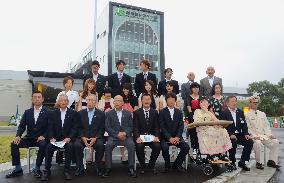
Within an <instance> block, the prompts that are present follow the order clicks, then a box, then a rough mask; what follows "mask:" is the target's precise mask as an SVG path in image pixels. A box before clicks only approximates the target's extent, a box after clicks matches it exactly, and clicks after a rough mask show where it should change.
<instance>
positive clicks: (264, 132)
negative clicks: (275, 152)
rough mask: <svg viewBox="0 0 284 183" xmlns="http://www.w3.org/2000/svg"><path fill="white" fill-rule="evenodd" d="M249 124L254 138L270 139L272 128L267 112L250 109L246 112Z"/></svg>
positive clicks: (249, 129) (249, 130)
mask: <svg viewBox="0 0 284 183" xmlns="http://www.w3.org/2000/svg"><path fill="white" fill-rule="evenodd" d="M245 118H246V122H247V125H248V132H249V133H250V134H251V135H252V136H253V138H256V137H260V140H268V139H269V136H270V135H271V129H270V126H269V122H268V120H267V117H266V114H265V113H264V112H261V111H259V110H257V111H254V110H250V111H249V112H248V113H246V114H245Z"/></svg>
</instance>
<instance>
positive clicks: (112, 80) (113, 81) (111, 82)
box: [108, 73, 131, 97]
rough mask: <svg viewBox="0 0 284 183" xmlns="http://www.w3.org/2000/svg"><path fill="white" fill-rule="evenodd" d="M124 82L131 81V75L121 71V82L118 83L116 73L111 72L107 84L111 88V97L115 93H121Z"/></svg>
mask: <svg viewBox="0 0 284 183" xmlns="http://www.w3.org/2000/svg"><path fill="white" fill-rule="evenodd" d="M124 83H131V77H130V76H129V75H127V74H125V73H123V76H122V79H121V84H120V83H119V79H118V75H117V73H113V74H112V75H110V76H109V77H108V86H109V87H111V89H112V97H115V96H116V95H121V93H122V86H123V84H124Z"/></svg>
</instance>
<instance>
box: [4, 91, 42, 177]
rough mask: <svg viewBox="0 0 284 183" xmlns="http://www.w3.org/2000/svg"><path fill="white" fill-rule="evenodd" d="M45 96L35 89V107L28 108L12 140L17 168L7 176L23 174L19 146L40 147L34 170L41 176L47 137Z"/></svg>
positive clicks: (33, 100) (36, 174) (14, 163)
mask: <svg viewBox="0 0 284 183" xmlns="http://www.w3.org/2000/svg"><path fill="white" fill-rule="evenodd" d="M43 101H44V98H43V96H42V93H41V92H39V91H35V92H33V94H32V103H33V107H32V108H30V109H28V110H26V111H25V112H24V115H23V117H22V119H21V122H20V125H19V127H18V130H17V134H16V137H15V139H14V141H13V142H11V155H12V165H13V166H15V169H14V170H13V171H12V172H10V173H8V174H7V175H6V178H12V177H18V176H21V175H23V170H22V167H21V162H20V151H19V148H28V147H33V146H37V147H39V150H38V153H37V159H36V166H35V169H34V170H33V173H34V176H35V177H37V178H39V177H40V176H41V171H40V166H41V164H42V161H43V158H44V153H45V148H46V144H47V143H46V138H47V132H48V131H47V126H48V112H47V109H46V108H45V107H43V106H42V103H43ZM26 129H27V134H26V135H25V136H24V137H23V138H22V135H23V133H24V132H25V131H26Z"/></svg>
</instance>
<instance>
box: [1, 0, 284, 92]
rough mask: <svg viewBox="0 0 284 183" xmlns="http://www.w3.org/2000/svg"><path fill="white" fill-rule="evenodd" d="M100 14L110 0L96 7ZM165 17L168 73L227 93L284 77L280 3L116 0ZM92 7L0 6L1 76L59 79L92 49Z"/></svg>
mask: <svg viewBox="0 0 284 183" xmlns="http://www.w3.org/2000/svg"><path fill="white" fill-rule="evenodd" d="M98 2H99V4H98V11H99V12H101V11H102V9H103V8H104V6H106V4H107V2H108V1H107V0H98ZM116 2H121V3H124V4H131V5H135V6H141V7H145V8H149V9H154V10H159V11H163V12H164V13H165V58H166V67H172V68H173V69H174V78H175V79H177V80H179V81H180V82H184V81H185V80H186V75H187V72H188V71H194V72H195V73H196V76H197V78H196V79H197V80H200V79H201V78H203V77H204V76H205V70H206V67H207V66H209V65H212V66H214V67H215V69H216V75H217V76H220V77H222V78H223V81H224V85H225V86H238V87H246V86H247V85H248V83H250V82H253V81H259V80H265V79H266V80H269V81H271V82H273V83H276V82H278V81H279V80H280V78H282V77H284V24H283V17H284V11H283V10H284V1H282V0H279V1H274V0H271V1H261V0H238V1H231V0H222V1H221V0H214V1H212V0H208V1H205V0H204V1H202V0H200V1H196V0H176V1H170V0H117V1H116ZM93 6H94V2H93V0H1V1H0V70H21V71H22V70H44V71H58V72H64V71H65V70H66V69H67V64H68V62H73V63H74V62H76V61H77V60H78V57H79V56H80V54H81V53H82V52H83V50H84V49H85V48H87V47H88V45H89V44H90V43H91V42H92V38H93V25H94V18H93V16H94V7H93Z"/></svg>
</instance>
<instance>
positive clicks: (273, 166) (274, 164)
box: [267, 160, 281, 169]
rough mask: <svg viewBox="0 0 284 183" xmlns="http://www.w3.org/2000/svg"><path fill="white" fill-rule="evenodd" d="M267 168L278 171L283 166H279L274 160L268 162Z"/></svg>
mask: <svg viewBox="0 0 284 183" xmlns="http://www.w3.org/2000/svg"><path fill="white" fill-rule="evenodd" d="M267 166H268V167H272V168H276V169H279V168H280V167H281V166H279V165H277V164H276V163H275V162H274V161H273V160H268V161H267Z"/></svg>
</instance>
